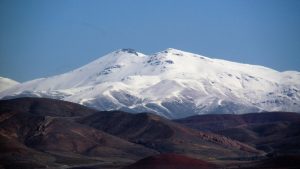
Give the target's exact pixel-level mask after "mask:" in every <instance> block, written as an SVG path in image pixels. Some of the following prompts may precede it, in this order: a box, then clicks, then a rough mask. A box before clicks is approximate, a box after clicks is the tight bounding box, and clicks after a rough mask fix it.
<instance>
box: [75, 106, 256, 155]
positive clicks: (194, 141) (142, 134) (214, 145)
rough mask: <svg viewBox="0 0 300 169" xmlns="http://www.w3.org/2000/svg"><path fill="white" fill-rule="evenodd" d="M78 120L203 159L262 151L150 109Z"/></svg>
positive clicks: (149, 146) (170, 150)
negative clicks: (170, 118)
mask: <svg viewBox="0 0 300 169" xmlns="http://www.w3.org/2000/svg"><path fill="white" fill-rule="evenodd" d="M78 121H79V122H80V123H82V124H84V125H88V126H91V127H94V128H96V129H99V130H102V131H105V132H107V133H110V134H112V135H116V136H118V137H121V138H123V139H126V140H128V141H130V142H133V143H138V144H141V145H144V146H146V147H148V148H151V149H155V150H157V151H159V152H161V153H177V154H183V155H190V156H193V157H198V158H203V159H216V158H223V157H245V156H255V155H258V154H259V153H260V152H259V151H257V150H256V149H254V148H252V147H250V146H248V145H246V144H243V143H240V142H237V141H234V140H231V139H228V138H227V137H224V136H220V135H216V134H212V133H206V132H200V131H196V130H193V129H190V128H187V127H184V126H182V125H180V124H178V123H174V122H172V121H170V120H167V119H164V118H162V117H160V116H157V115H154V114H149V113H139V114H130V113H124V112H118V111H111V112H101V113H95V114H93V115H90V116H87V117H84V118H81V119H80V120H78Z"/></svg>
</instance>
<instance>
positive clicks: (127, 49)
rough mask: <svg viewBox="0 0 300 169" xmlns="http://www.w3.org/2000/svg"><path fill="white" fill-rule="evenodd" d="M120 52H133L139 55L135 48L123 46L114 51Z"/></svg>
mask: <svg viewBox="0 0 300 169" xmlns="http://www.w3.org/2000/svg"><path fill="white" fill-rule="evenodd" d="M120 52H122V53H129V54H134V55H137V56H138V55H139V53H138V52H137V51H136V50H134V49H132V48H123V49H119V50H117V51H116V53H120Z"/></svg>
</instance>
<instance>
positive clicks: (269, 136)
mask: <svg viewBox="0 0 300 169" xmlns="http://www.w3.org/2000/svg"><path fill="white" fill-rule="evenodd" d="M176 122H178V123H181V124H184V125H186V126H189V127H191V128H195V129H198V130H200V131H211V132H214V133H217V134H221V135H224V136H227V137H230V138H232V139H236V140H239V141H241V142H244V143H248V144H250V145H253V146H256V147H257V148H258V149H261V150H264V151H265V152H268V153H272V154H274V153H276V154H278V153H279V154H295V153H296V154H300V141H299V140H300V114H299V113H288V112H269V113H252V114H244V115H229V114H224V115H221V114H218V115H199V116H193V117H188V118H184V119H179V120H176Z"/></svg>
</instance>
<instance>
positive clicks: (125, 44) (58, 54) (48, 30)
mask: <svg viewBox="0 0 300 169" xmlns="http://www.w3.org/2000/svg"><path fill="white" fill-rule="evenodd" d="M0 25H1V26H0V37H1V38H0V59H1V60H0V76H4V77H9V78H12V79H15V80H17V81H26V80H31V79H34V78H40V77H47V76H51V75H55V74H60V73H63V72H66V71H69V70H72V69H74V68H77V67H79V66H82V65H84V64H87V63H89V62H91V61H93V60H94V59H96V58H98V57H100V56H102V55H104V54H106V53H108V52H111V51H114V50H116V49H120V48H134V49H136V50H137V51H140V52H142V53H145V54H151V53H155V52H158V51H161V50H164V49H166V48H170V47H171V48H177V49H181V50H185V51H190V52H194V53H198V54H202V55H205V56H208V57H214V58H220V59H226V60H231V61H237V62H242V63H249V64H258V65H264V66H267V67H271V68H273V69H276V70H279V71H284V70H298V71H300V1H298V0H226V1H224V0H119V1H116V0H81V1H79V0H49V1H48V0H26V1H23V0H19V1H16V0H1V1H0Z"/></svg>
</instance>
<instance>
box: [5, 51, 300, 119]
mask: <svg viewBox="0 0 300 169" xmlns="http://www.w3.org/2000/svg"><path fill="white" fill-rule="evenodd" d="M299 77H300V76H298V73H297V72H294V73H292V72H285V73H281V72H277V71H273V70H271V69H267V68H265V67H262V66H255V65H247V64H241V63H236V62H230V61H226V60H221V59H210V58H206V57H204V56H201V55H198V54H194V53H189V52H184V51H181V50H177V49H174V48H168V49H166V50H164V51H162V52H158V53H156V54H153V55H144V54H142V53H138V52H136V51H135V50H134V49H119V50H117V51H115V52H112V53H109V54H107V55H105V56H103V57H100V58H99V59H97V60H95V61H93V62H91V63H89V64H87V65H85V66H83V67H81V68H78V69H76V71H71V72H68V73H65V74H62V75H58V76H53V77H49V78H45V79H38V80H33V81H29V82H26V83H23V84H20V85H16V86H14V87H12V88H10V89H8V90H5V91H3V92H1V93H0V98H4V97H6V98H8V97H24V96H34V97H50V98H58V99H62V100H66V101H71V102H76V103H80V104H84V105H87V106H89V107H93V108H97V109H99V110H124V111H129V112H152V113H156V114H159V115H161V116H164V117H168V118H180V117H186V116H190V115H195V114H207V113H216V112H218V113H249V112H258V111H262V110H264V111H297V112H299V110H300V85H299Z"/></svg>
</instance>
